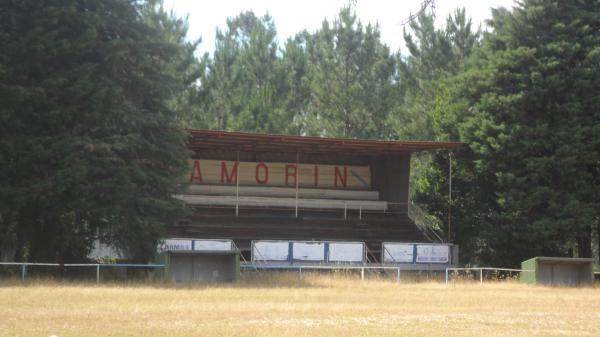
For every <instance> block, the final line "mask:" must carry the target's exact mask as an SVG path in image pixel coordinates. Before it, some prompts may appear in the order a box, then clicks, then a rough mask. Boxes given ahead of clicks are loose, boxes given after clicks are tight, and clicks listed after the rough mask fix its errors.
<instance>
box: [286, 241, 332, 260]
mask: <svg viewBox="0 0 600 337" xmlns="http://www.w3.org/2000/svg"><path fill="white" fill-rule="evenodd" d="M292 252H293V253H292V256H293V257H294V260H297V261H325V242H322V241H318V242H296V241H294V243H293V246H292Z"/></svg>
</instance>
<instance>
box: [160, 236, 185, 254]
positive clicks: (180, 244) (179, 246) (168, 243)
mask: <svg viewBox="0 0 600 337" xmlns="http://www.w3.org/2000/svg"><path fill="white" fill-rule="evenodd" d="M171 250H192V240H185V239H166V240H163V241H162V242H161V243H159V244H158V251H159V252H165V251H171Z"/></svg>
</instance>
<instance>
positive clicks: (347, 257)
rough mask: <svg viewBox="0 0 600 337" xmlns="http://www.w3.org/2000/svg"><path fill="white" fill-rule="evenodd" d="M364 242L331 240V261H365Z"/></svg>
mask: <svg viewBox="0 0 600 337" xmlns="http://www.w3.org/2000/svg"><path fill="white" fill-rule="evenodd" d="M364 260H365V247H364V244H363V243H362V242H330V243H329V262H365V261H364Z"/></svg>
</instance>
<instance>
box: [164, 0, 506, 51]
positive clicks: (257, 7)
mask: <svg viewBox="0 0 600 337" xmlns="http://www.w3.org/2000/svg"><path fill="white" fill-rule="evenodd" d="M348 2H349V1H348V0H301V1H298V0H296V1H291V0H279V1H278V0H216V1H215V0H212V1H201V0H164V4H165V7H166V8H167V9H170V10H173V11H174V12H175V13H176V14H177V16H180V17H181V16H185V15H188V16H189V17H188V20H189V32H188V38H189V39H196V38H199V37H201V38H202V43H201V44H200V46H199V47H198V50H197V52H198V53H199V54H203V53H204V52H209V53H212V51H213V50H214V44H215V32H216V28H217V27H219V28H220V29H222V30H223V29H224V27H225V25H226V19H227V18H228V17H235V16H236V15H238V14H239V13H240V12H242V11H246V10H252V11H253V12H254V13H255V14H256V15H257V16H263V15H264V14H266V13H268V14H269V15H270V16H271V17H272V18H273V21H274V22H275V28H276V29H277V39H278V41H279V43H280V44H281V45H282V44H283V42H284V41H285V40H286V39H287V38H288V37H291V36H294V35H295V34H296V33H298V32H300V31H302V30H303V29H307V30H308V31H309V32H314V31H316V30H318V29H319V28H320V27H321V23H322V22H323V19H325V18H327V19H328V20H329V21H333V19H334V18H335V17H336V16H337V14H338V13H339V10H340V8H341V7H343V6H344V5H347V4H348ZM420 6H421V0H395V1H384V0H369V1H367V0H355V1H354V8H355V10H356V14H357V16H358V18H359V19H360V20H361V21H362V23H363V24H366V23H368V22H370V23H373V24H374V23H378V24H379V29H380V32H381V40H382V42H383V43H385V44H387V45H388V46H389V47H390V49H391V50H392V51H397V50H399V49H403V48H404V40H403V37H402V29H403V28H404V26H403V25H402V22H403V21H404V20H405V19H406V18H408V17H409V16H410V14H411V13H415V12H417V11H418V10H419V8H420ZM512 6H513V0H470V1H469V0H435V14H436V25H437V26H438V27H441V26H443V25H444V24H445V21H446V17H448V14H450V13H451V12H452V11H453V10H454V9H455V8H457V7H465V8H466V11H467V15H468V16H470V17H471V18H472V19H473V22H474V23H475V25H476V26H477V25H479V24H481V25H482V28H485V20H486V19H489V18H490V17H491V12H490V8H492V7H507V8H510V7H512Z"/></svg>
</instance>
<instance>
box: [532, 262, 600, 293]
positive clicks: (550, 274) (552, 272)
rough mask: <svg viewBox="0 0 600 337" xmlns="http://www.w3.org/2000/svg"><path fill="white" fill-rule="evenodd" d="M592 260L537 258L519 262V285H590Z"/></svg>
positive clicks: (591, 280) (592, 277)
mask: <svg viewBox="0 0 600 337" xmlns="http://www.w3.org/2000/svg"><path fill="white" fill-rule="evenodd" d="M592 264H593V259H588V258H568V257H545V256H538V257H534V258H532V259H529V260H526V261H523V262H521V269H523V270H525V271H523V272H521V283H528V284H543V285H553V286H580V285H591V284H592V283H593V282H594V274H593V270H592Z"/></svg>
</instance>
